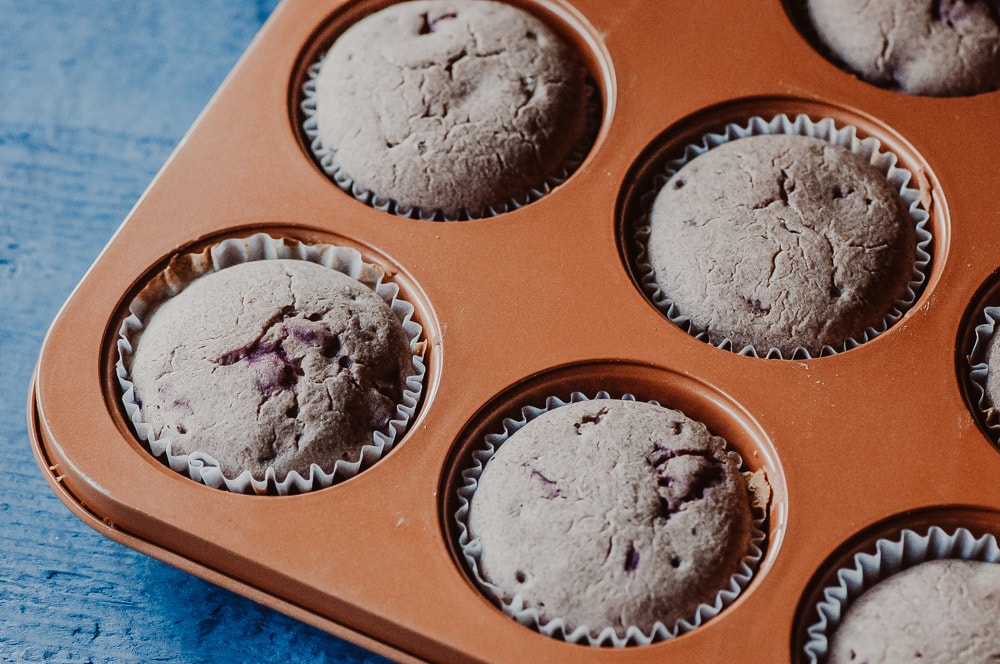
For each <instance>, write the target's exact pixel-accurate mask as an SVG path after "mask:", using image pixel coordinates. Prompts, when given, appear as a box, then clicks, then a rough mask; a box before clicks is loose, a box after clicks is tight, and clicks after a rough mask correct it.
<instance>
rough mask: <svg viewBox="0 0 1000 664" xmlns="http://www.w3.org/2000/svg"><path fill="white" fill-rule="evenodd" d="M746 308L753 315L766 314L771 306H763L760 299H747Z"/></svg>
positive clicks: (769, 311)
mask: <svg viewBox="0 0 1000 664" xmlns="http://www.w3.org/2000/svg"><path fill="white" fill-rule="evenodd" d="M747 308H748V309H749V310H750V313H752V314H753V315H754V316H766V315H767V314H769V313H771V307H765V306H764V305H763V304H761V301H760V300H747Z"/></svg>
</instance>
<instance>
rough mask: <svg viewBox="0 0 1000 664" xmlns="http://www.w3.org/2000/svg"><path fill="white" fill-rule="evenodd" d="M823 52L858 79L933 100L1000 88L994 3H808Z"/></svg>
mask: <svg viewBox="0 0 1000 664" xmlns="http://www.w3.org/2000/svg"><path fill="white" fill-rule="evenodd" d="M805 6H806V12H807V15H808V18H809V21H810V22H811V24H812V28H813V30H814V32H815V34H816V38H817V39H818V41H819V44H820V46H821V48H823V49H825V50H827V51H828V52H829V55H830V56H831V57H832V58H833V59H834V60H836V61H838V62H839V63H841V64H842V66H843V67H844V68H846V69H848V70H849V71H851V72H853V73H854V74H856V75H857V76H859V77H860V78H861V79H863V80H865V81H867V82H869V83H872V84H874V85H878V86H881V87H884V88H889V89H890V90H897V91H899V92H905V93H907V94H914V95H928V96H934V97H945V96H956V95H972V94H977V93H980V92H987V91H990V90H996V89H997V88H1000V15H998V4H997V2H996V0H876V1H874V2H872V1H870V0H846V1H845V0H806V3H805Z"/></svg>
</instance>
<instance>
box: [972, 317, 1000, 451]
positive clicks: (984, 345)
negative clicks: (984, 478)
mask: <svg viewBox="0 0 1000 664" xmlns="http://www.w3.org/2000/svg"><path fill="white" fill-rule="evenodd" d="M983 319H984V320H985V321H986V322H985V323H982V324H981V325H977V326H976V329H975V340H974V341H973V344H972V350H971V351H970V352H969V356H968V360H969V380H970V381H971V383H970V387H971V388H972V396H973V397H975V404H974V408H975V411H976V412H975V414H976V416H977V417H978V418H979V420H980V422H982V424H983V426H985V427H986V431H987V433H988V435H989V438H990V440H991V441H992V442H993V444H994V445H997V446H998V447H1000V411H998V410H997V406H998V404H995V403H993V400H992V399H991V398H990V396H989V393H988V392H987V388H986V378H987V374H988V373H989V366H988V365H987V363H986V362H987V355H988V354H989V350H990V343H992V339H993V335H994V334H995V333H996V325H997V321H1000V307H986V308H985V309H983Z"/></svg>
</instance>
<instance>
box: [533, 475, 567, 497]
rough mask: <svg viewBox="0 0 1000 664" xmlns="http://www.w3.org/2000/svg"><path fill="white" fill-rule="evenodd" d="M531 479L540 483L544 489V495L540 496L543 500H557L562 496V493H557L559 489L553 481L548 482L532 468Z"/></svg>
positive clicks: (548, 480) (547, 479)
mask: <svg viewBox="0 0 1000 664" xmlns="http://www.w3.org/2000/svg"><path fill="white" fill-rule="evenodd" d="M531 478H532V479H535V480H539V481H541V483H542V485H543V486H544V487H545V493H544V494H542V497H543V498H546V499H548V500H553V499H554V498H558V497H559V496H561V495H562V492H561V491H559V487H558V486H556V482H555V480H550V479H549V478H547V477H546V476H545V475H543V474H542V473H540V472H539V471H537V470H535V469H534V468H532V469H531Z"/></svg>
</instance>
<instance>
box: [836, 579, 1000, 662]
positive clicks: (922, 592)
mask: <svg viewBox="0 0 1000 664" xmlns="http://www.w3.org/2000/svg"><path fill="white" fill-rule="evenodd" d="M998 596H1000V565H998V564H996V563H988V562H979V561H973V560H932V561H928V562H925V563H921V564H919V565H916V566H914V567H911V568H909V569H907V570H904V571H902V572H899V573H898V574H894V575H892V576H890V577H888V578H886V579H884V580H882V581H880V582H879V583H878V584H876V585H874V586H872V587H871V588H870V589H868V590H866V591H865V592H864V593H863V594H862V595H861V596H860V597H858V599H857V601H855V602H854V603H853V604H852V605H851V606H849V607H848V608H847V611H846V613H845V614H844V618H843V620H842V621H841V623H840V625H839V626H838V627H837V630H836V632H834V634H833V637H832V640H831V644H830V656H829V658H828V660H827V661H828V662H829V664H861V663H862V662H864V663H866V664H891V663H892V662H927V664H951V663H952V662H963V663H965V662H967V663H968V664H974V663H975V664H986V663H987V662H995V661H997V660H998V659H1000V621H998V620H997V597H998Z"/></svg>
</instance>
